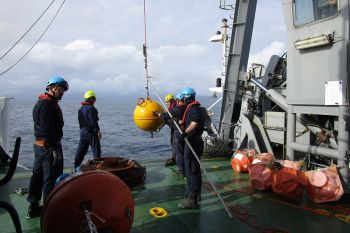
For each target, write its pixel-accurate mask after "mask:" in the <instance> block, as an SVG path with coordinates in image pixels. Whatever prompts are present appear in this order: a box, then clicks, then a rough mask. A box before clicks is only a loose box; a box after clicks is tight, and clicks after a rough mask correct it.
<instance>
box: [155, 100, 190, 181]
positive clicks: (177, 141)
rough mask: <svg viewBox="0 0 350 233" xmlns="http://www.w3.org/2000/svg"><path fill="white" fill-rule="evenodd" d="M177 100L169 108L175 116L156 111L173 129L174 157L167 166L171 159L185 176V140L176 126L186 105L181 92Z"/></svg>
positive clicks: (181, 174) (179, 172) (171, 129)
mask: <svg viewBox="0 0 350 233" xmlns="http://www.w3.org/2000/svg"><path fill="white" fill-rule="evenodd" d="M175 101H176V102H175V106H173V107H172V108H171V109H170V110H169V112H170V113H171V115H172V117H173V118H171V117H170V115H169V114H168V113H158V112H156V115H157V116H158V117H161V118H162V119H163V120H164V122H166V123H167V124H168V125H169V127H170V131H171V145H172V154H173V157H172V158H171V159H169V160H167V163H166V164H165V166H170V165H169V163H170V160H171V164H172V165H173V164H176V165H177V169H178V174H179V175H180V176H181V177H184V176H185V175H184V172H185V165H184V161H183V150H184V143H185V141H184V139H183V137H182V135H181V133H180V132H179V130H178V128H177V127H176V125H175V122H176V124H178V125H179V124H180V121H181V119H182V117H183V114H184V112H185V109H186V106H185V103H184V102H183V99H182V96H181V94H177V95H176V99H175ZM174 121H175V122H174Z"/></svg>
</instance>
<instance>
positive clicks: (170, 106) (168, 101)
mask: <svg viewBox="0 0 350 233" xmlns="http://www.w3.org/2000/svg"><path fill="white" fill-rule="evenodd" d="M164 100H165V103H166V104H167V107H168V110H169V112H171V111H172V110H173V109H174V107H175V106H176V101H175V97H174V95H173V94H167V95H166V96H165V98H164ZM163 120H164V122H165V123H166V124H167V125H169V127H170V145H171V148H172V154H171V158H170V159H167V160H166V161H165V166H166V167H168V166H174V165H176V159H175V154H174V145H173V137H174V127H173V126H174V125H173V124H172V123H171V122H169V120H170V117H169V115H168V116H167V114H166V115H164V117H163Z"/></svg>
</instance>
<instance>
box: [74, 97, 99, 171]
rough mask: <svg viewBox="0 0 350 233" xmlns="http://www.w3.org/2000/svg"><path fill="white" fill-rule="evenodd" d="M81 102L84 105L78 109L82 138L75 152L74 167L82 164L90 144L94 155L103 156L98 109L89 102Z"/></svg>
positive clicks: (96, 156)
mask: <svg viewBox="0 0 350 233" xmlns="http://www.w3.org/2000/svg"><path fill="white" fill-rule="evenodd" d="M81 104H82V106H81V108H80V109H79V111H78V119H79V126H80V140H79V145H78V148H77V151H76V153H75V160H74V168H77V167H78V166H80V164H81V163H82V161H83V160H84V157H85V155H86V153H87V151H88V149H89V146H90V145H91V150H92V153H93V155H94V157H95V158H100V157H101V144H100V140H99V139H98V132H99V131H100V127H99V125H98V120H99V118H98V111H97V109H96V108H95V107H94V105H93V104H91V103H89V102H82V103H81Z"/></svg>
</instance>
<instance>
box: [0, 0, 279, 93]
mask: <svg viewBox="0 0 350 233" xmlns="http://www.w3.org/2000/svg"><path fill="white" fill-rule="evenodd" d="M259 2H260V3H258V9H257V14H256V18H255V28H254V30H255V34H253V39H252V49H251V50H250V51H251V53H253V54H252V55H251V56H250V60H251V61H252V62H260V63H264V64H266V63H267V61H268V58H269V57H270V56H271V55H273V54H281V53H282V52H284V51H283V50H284V44H283V42H281V41H283V38H282V39H281V37H280V36H279V34H280V32H281V31H282V33H283V28H282V27H281V25H283V24H282V23H281V22H280V18H281V17H280V15H278V14H271V12H274V11H276V10H275V8H274V7H275V5H281V3H280V1H276V0H274V1H259ZM47 4H48V3H46V2H45V3H44V2H43V1H42V0H33V1H31V2H27V1H21V0H12V1H6V2H4V3H3V6H2V7H1V8H0V34H1V35H5V36H3V37H1V38H0V55H1V54H3V52H4V51H6V48H9V46H11V43H13V42H15V41H16V40H17V39H18V38H19V36H20V35H22V33H23V32H24V31H25V30H26V29H27V28H28V27H29V25H31V23H32V22H33V19H36V18H37V17H38V16H39V15H40V13H41V12H42V11H43V9H45V8H46V6H47ZM55 4H56V3H55ZM259 4H260V5H259ZM217 5H218V4H217V2H216V1H206V2H205V3H203V1H201V0H192V1H190V2H188V0H178V1H171V0H164V1H157V2H152V1H148V2H147V7H146V9H147V43H148V62H149V63H148V65H149V74H150V75H152V76H154V77H156V79H154V83H155V85H156V87H157V88H158V91H160V92H162V93H165V92H177V91H179V90H180V89H182V88H183V87H185V86H192V87H193V88H195V89H196V91H197V93H198V94H200V95H207V94H209V92H208V88H209V87H212V86H214V85H215V80H216V78H217V77H219V76H220V73H221V70H222V66H221V63H222V60H221V59H220V58H221V46H220V45H218V44H213V43H210V42H208V39H209V37H211V36H212V35H213V33H215V32H216V31H217V30H218V29H220V27H221V20H222V18H224V17H225V18H228V19H229V16H230V12H228V11H222V10H220V9H219V8H218V6H217ZM55 7H56V8H53V9H52V10H50V11H49V12H48V14H47V15H45V16H44V17H43V20H42V21H43V22H39V24H38V25H37V26H36V27H35V30H33V31H31V32H30V33H29V34H28V35H27V36H26V37H25V38H24V40H23V41H21V43H20V44H19V45H18V46H16V47H15V49H14V50H12V51H11V53H10V54H9V55H8V56H7V57H6V58H5V59H3V60H1V61H0V72H1V71H3V70H5V69H6V68H8V67H9V66H10V65H12V64H14V62H16V61H17V60H18V59H19V58H20V57H21V56H22V55H23V54H24V53H25V52H26V51H27V50H28V49H29V48H30V47H31V46H32V45H33V43H34V41H35V40H36V39H37V38H38V36H39V35H40V33H41V32H42V30H43V28H45V25H47V22H48V21H49V19H51V17H52V15H53V13H54V12H55V10H57V7H58V4H56V5H55ZM278 9H279V8H278ZM101 12H103V13H101ZM278 12H280V11H279V10H278ZM266 15H268V17H267V16H266ZM259 17H260V18H259ZM276 18H278V20H277V19H276ZM276 22H278V24H276ZM266 25H271V27H266ZM276 25H277V27H276ZM267 30H268V31H267ZM266 31H267V32H266ZM261 32H266V33H265V34H264V35H263V36H262V35H261ZM255 41H258V43H255ZM271 41H275V42H272V43H271ZM143 43H144V28H143V4H142V3H140V2H137V1H136V2H133V1H129V0H115V1H109V0H100V1H82V0H75V1H67V2H66V4H65V5H64V7H63V8H62V11H61V12H60V13H59V15H58V17H57V19H56V20H55V22H54V24H53V25H52V26H51V28H50V29H49V30H48V32H47V33H46V34H45V36H44V37H43V38H42V40H41V41H40V43H38V44H37V45H36V46H35V48H34V49H33V50H32V51H31V52H30V53H29V54H28V56H27V57H25V59H23V60H22V61H21V62H20V63H19V64H18V65H16V66H15V67H14V69H12V70H11V71H9V72H8V73H6V74H5V75H3V76H0V81H1V85H0V94H1V95H3V94H10V95H11V93H18V92H31V93H33V95H34V94H36V93H35V92H38V91H42V90H44V86H45V84H46V82H47V79H49V78H50V77H52V76H54V75H61V76H63V77H65V78H66V79H67V80H68V81H69V83H70V90H69V92H70V93H81V92H84V91H85V90H86V89H96V90H98V91H99V92H102V93H106V94H108V93H118V94H129V93H140V94H142V93H145V89H144V87H145V85H146V81H145V77H144V76H145V70H144V61H143V55H142V44H143ZM67 96H68V95H67Z"/></svg>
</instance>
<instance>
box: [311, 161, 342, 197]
mask: <svg viewBox="0 0 350 233" xmlns="http://www.w3.org/2000/svg"><path fill="white" fill-rule="evenodd" d="M307 175H308V180H309V183H308V185H307V187H306V190H307V194H308V197H309V198H310V199H311V200H312V201H313V202H316V203H322V202H330V201H337V200H339V199H340V198H341V196H342V195H343V194H344V189H343V187H342V185H341V182H340V179H339V175H338V172H337V169H336V167H328V168H326V169H322V170H318V171H310V172H308V173H307Z"/></svg>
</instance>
